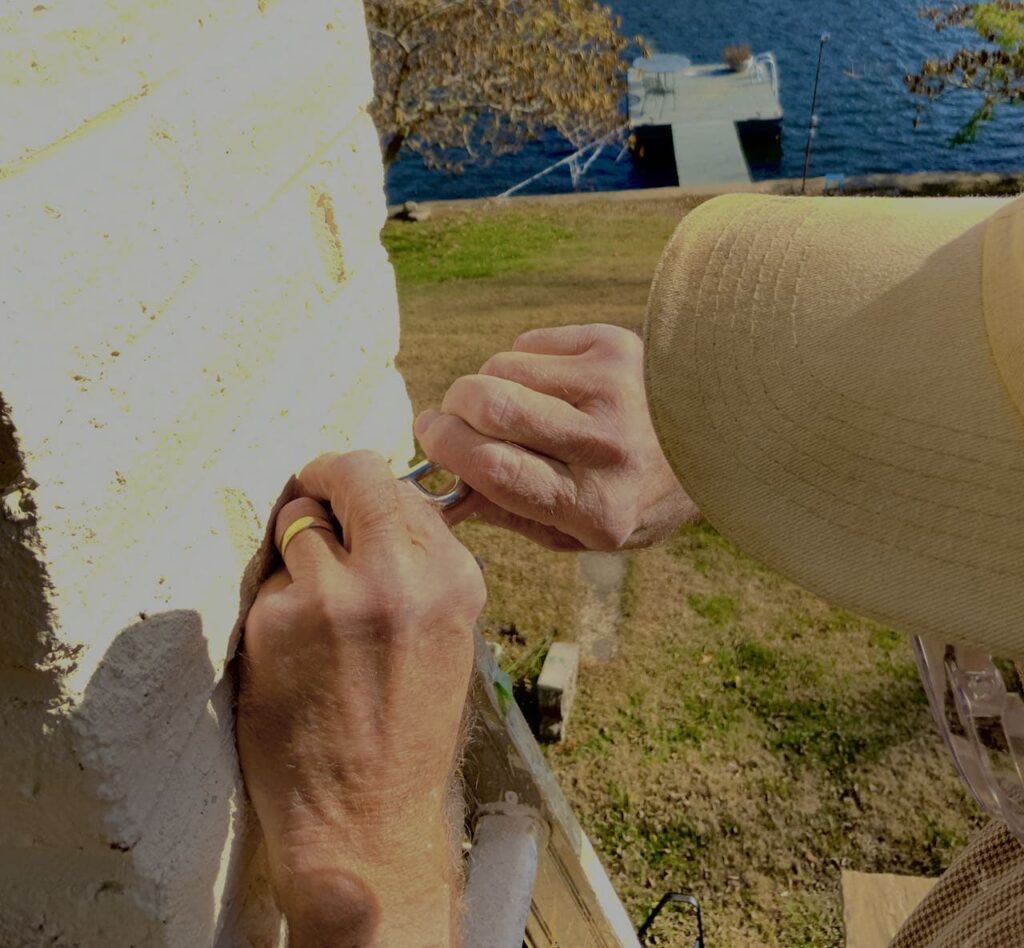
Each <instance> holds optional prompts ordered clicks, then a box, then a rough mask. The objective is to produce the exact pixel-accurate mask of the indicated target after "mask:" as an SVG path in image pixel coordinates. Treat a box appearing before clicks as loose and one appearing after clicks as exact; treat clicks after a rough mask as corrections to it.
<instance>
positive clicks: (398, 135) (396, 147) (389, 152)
mask: <svg viewBox="0 0 1024 948" xmlns="http://www.w3.org/2000/svg"><path fill="white" fill-rule="evenodd" d="M404 144H405V132H395V134H394V135H392V136H391V137H390V138H389V139H388V143H387V144H386V145H385V146H384V168H385V169H387V168H390V167H391V165H392V164H394V162H395V159H396V158H397V157H398V155H399V153H400V152H401V150H402V146H403V145H404Z"/></svg>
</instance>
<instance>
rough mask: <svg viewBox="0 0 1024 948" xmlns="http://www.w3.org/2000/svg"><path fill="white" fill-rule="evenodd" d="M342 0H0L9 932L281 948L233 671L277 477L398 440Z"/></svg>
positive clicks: (381, 260)
mask: <svg viewBox="0 0 1024 948" xmlns="http://www.w3.org/2000/svg"><path fill="white" fill-rule="evenodd" d="M370 94H371V81H370V71H369V59H368V48H367V39H366V29H365V25H364V22H363V15H362V6H361V4H360V3H359V2H358V0H302V2H295V0H105V2H101V0H44V2H43V3H39V4H33V3H14V2H4V3H0V494H2V495H3V502H2V507H0V944H2V945H4V946H7V948H16V946H21V945H41V944H46V945H53V946H65V945H68V946H70V945H83V946H85V945H103V946H114V945H117V946H122V945H143V944H146V945H149V944H153V945H174V946H188V948H196V946H202V945H209V944H215V943H216V944H223V945H229V944H256V945H263V944H272V943H273V942H274V941H275V939H276V931H277V920H276V917H275V916H274V914H273V913H272V912H270V911H268V909H267V906H268V901H267V896H266V889H265V886H264V884H263V882H262V881H261V876H260V872H259V865H260V853H259V849H258V846H257V845H256V840H255V839H254V838H253V836H252V834H248V835H247V833H246V819H245V816H246V814H245V807H244V795H243V793H242V791H241V787H240V784H239V780H238V771H237V762H236V758H235V754H234V740H233V721H232V710H231V701H232V693H231V687H230V681H229V680H228V679H227V678H224V677H223V675H224V670H225V664H226V661H227V660H228V658H229V652H230V650H231V648H232V643H231V632H232V628H233V626H234V625H235V622H236V619H237V617H238V613H239V583H240V580H241V577H242V571H243V568H244V567H245V565H246V563H247V562H248V561H249V560H250V558H251V556H252V555H253V553H254V551H255V550H256V548H257V546H258V544H259V542H260V540H261V538H262V536H263V532H264V527H265V520H266V518H267V514H268V513H269V511H270V508H271V505H272V504H273V502H274V501H275V499H276V498H277V497H278V494H279V492H280V490H281V488H282V486H283V484H284V483H285V481H286V479H287V477H288V475H289V474H291V473H292V472H293V471H294V470H296V469H297V468H298V467H299V466H301V464H302V463H304V462H305V461H306V460H308V459H309V458H311V457H313V456H314V455H316V454H318V453H320V452H321V451H323V450H328V449H333V450H347V449H349V448H351V447H369V448H374V449H377V450H379V451H382V452H383V453H385V454H386V455H388V456H389V457H391V458H392V459H393V460H394V463H395V465H396V467H398V466H401V465H402V464H403V463H404V462H405V461H407V460H408V458H409V455H410V454H411V450H412V444H411V435H410V430H411V428H410V422H411V418H410V409H409V403H408V400H407V398H406V395H405V390H404V386H403V384H402V381H401V379H400V377H399V376H398V374H397V373H396V372H395V370H394V368H393V362H392V360H393V357H394V354H395V352H396V350H397V347H398V315H397V304H396V299H395V293H394V280H393V277H392V273H391V270H390V267H389V265H388V263H387V259H386V256H385V254H384V252H383V250H382V248H381V246H380V242H379V240H378V231H379V229H380V227H381V225H382V223H383V220H384V213H385V209H384V198H383V193H382V173H381V166H380V158H379V151H378V147H377V142H376V137H375V133H374V129H373V127H372V125H371V123H370V120H369V118H368V117H367V115H366V112H365V110H364V106H365V104H366V102H367V101H368V99H369V97H370Z"/></svg>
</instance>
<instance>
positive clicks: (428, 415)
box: [412, 408, 440, 438]
mask: <svg viewBox="0 0 1024 948" xmlns="http://www.w3.org/2000/svg"><path fill="white" fill-rule="evenodd" d="M439 414H440V412H439V411H437V409H435V408H428V409H427V410H426V411H421V412H420V413H419V415H418V416H417V418H416V422H415V424H414V425H413V426H412V430H413V431H414V432H415V433H416V437H417V438H422V437H423V435H425V434H426V433H427V429H428V428H429V427H430V426H431V424H433V421H434V419H435V418H436V417H437V416H438V415H439Z"/></svg>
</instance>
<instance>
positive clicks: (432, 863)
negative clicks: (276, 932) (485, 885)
mask: <svg viewBox="0 0 1024 948" xmlns="http://www.w3.org/2000/svg"><path fill="white" fill-rule="evenodd" d="M379 839H380V841H379V842H378V843H376V844H374V848H375V849H376V855H375V856H374V857H372V858H369V859H368V858H366V857H363V856H361V857H360V858H359V859H352V858H346V857H345V856H344V855H338V854H343V853H344V852H345V849H346V848H347V847H346V846H344V845H343V843H344V842H351V840H348V841H344V840H340V841H339V844H338V846H337V848H336V849H335V848H334V847H333V846H331V847H329V848H330V849H332V850H333V852H332V853H330V854H329V853H328V852H326V851H324V852H323V853H322V855H320V856H319V857H316V858H307V859H306V861H305V862H304V863H303V864H301V865H299V866H297V867H296V868H295V869H294V870H292V871H290V872H289V873H288V876H287V878H286V879H282V880H280V881H279V883H278V885H277V888H278V899H279V901H280V903H281V908H282V910H283V911H284V914H285V916H286V918H287V920H288V932H289V945H290V946H291V948H341V946H344V948H377V946H382V948H383V946H391V945H402V946H410V948H417V946H418V948H435V946H436V948H450V946H458V945H459V944H460V939H459V920H460V917H461V897H462V877H461V875H462V874H461V871H460V864H459V862H457V861H456V860H455V858H454V854H453V849H452V846H451V840H450V838H449V833H448V828H447V827H441V826H438V827H436V828H434V829H433V830H427V831H424V828H423V827H414V826H410V827H409V828H407V829H401V828H397V829H395V830H394V831H393V832H390V833H387V834H386V836H381V837H379ZM365 845H366V844H365V841H361V842H360V844H359V846H358V847H356V848H358V849H363V848H364V847H365ZM325 848H326V847H325Z"/></svg>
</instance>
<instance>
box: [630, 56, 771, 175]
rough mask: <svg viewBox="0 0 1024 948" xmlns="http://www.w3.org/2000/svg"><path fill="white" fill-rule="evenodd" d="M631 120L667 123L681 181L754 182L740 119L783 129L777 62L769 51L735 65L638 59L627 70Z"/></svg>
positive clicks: (640, 132) (636, 125)
mask: <svg viewBox="0 0 1024 948" xmlns="http://www.w3.org/2000/svg"><path fill="white" fill-rule="evenodd" d="M628 81H629V115H630V125H631V126H632V128H633V129H634V134H635V135H637V137H638V139H642V138H643V137H644V134H645V132H644V130H645V129H647V130H648V131H650V130H653V129H655V128H658V127H661V128H662V129H664V127H666V126H667V127H668V128H669V129H671V143H672V148H673V151H674V158H675V166H676V173H677V175H678V177H679V184H680V185H681V186H689V185H700V186H706V185H717V184H736V183H743V182H749V181H750V172H749V170H748V168H747V162H746V158H745V157H744V153H743V147H742V144H741V140H740V126H743V125H746V126H749V127H763V128H764V129H769V130H770V129H773V128H775V129H777V128H778V126H779V125H780V123H781V121H782V106H781V104H780V102H779V85H778V69H777V66H776V64H775V58H774V57H773V56H771V54H763V55H761V56H758V57H756V58H755V59H754V60H753V61H752V63H751V65H750V67H749V68H748V69H746V70H743V71H741V72H736V71H734V70H732V69H730V68H729V67H728V66H726V65H724V64H717V63H716V64H705V65H690V64H686V61H685V59H684V58H683V57H674V56H670V55H665V56H654V57H652V58H650V59H647V60H644V59H641V60H637V62H636V63H634V66H633V68H632V69H630V70H629V79H628Z"/></svg>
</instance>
